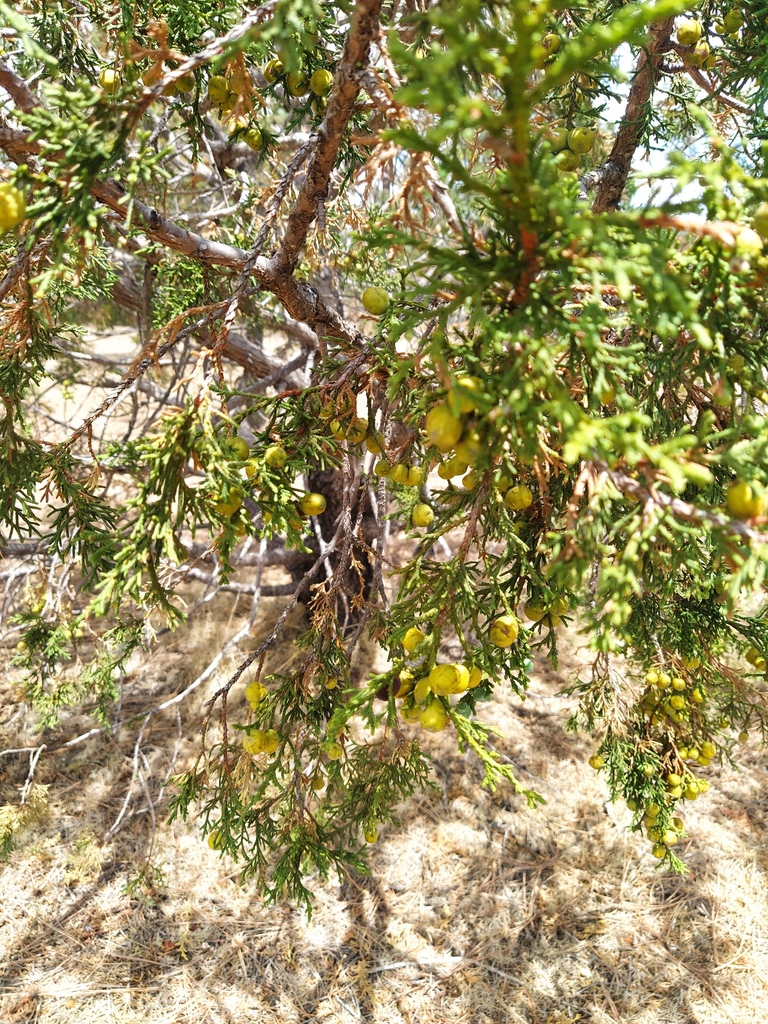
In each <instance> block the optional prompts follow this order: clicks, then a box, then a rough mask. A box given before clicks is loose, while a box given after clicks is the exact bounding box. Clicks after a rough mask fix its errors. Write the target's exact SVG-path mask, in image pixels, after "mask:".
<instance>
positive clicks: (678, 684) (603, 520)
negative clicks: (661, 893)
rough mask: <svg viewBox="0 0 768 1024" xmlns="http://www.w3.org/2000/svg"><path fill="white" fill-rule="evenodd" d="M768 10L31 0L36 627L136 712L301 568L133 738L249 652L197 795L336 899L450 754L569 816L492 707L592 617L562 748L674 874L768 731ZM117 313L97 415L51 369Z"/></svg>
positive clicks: (11, 220)
mask: <svg viewBox="0 0 768 1024" xmlns="http://www.w3.org/2000/svg"><path fill="white" fill-rule="evenodd" d="M767 13H768V9H767V8H766V7H765V6H764V5H761V4H759V3H757V2H749V3H745V4H744V6H743V7H740V8H730V7H729V6H728V5H726V6H723V5H722V4H721V3H719V2H716V0H704V2H702V3H700V4H698V5H697V7H696V8H695V10H693V9H691V10H687V9H686V4H685V2H684V0H657V2H654V3H636V2H633V3H628V4H613V3H597V2H595V3H589V4H582V5H578V6H576V5H568V4H563V5H554V4H547V3H538V4H530V3H524V2H522V0H513V2H511V3H487V2H486V3H477V2H472V0H446V2H443V3H436V4H420V5H416V4H402V3H399V2H391V3H389V2H388V3H383V2H382V0H358V2H357V3H340V4H333V5H331V4H322V3H319V2H316V0H272V2H270V3H267V4H265V5H264V6H262V7H259V8H256V9H253V8H250V7H247V6H245V5H241V4H239V3H236V2H235V0H226V2H217V3H200V2H197V3H195V4H191V3H187V2H186V0H183V2H176V0H174V2H173V3H171V2H168V0H159V2H157V0H156V2H154V3H153V4H151V5H150V4H149V3H147V2H144V0H139V2H137V3H135V4H132V5H127V4H121V5H119V6H117V7H115V6H112V5H106V4H103V3H101V2H100V0H82V2H81V3H78V4H76V5H72V4H69V3H56V2H53V3H51V2H46V3H38V2H37V0H30V3H28V4H26V5H24V7H23V9H22V10H18V9H14V8H12V7H11V6H10V5H9V4H7V3H6V2H5V0H0V21H1V23H2V25H3V36H2V38H3V43H4V47H5V54H4V60H3V63H2V66H0V86H2V89H3V90H4V92H3V94H2V95H3V107H2V118H1V119H0V151H2V154H3V168H2V174H3V183H2V185H0V225H2V227H3V228H4V235H3V237H2V240H1V241H0V250H1V252H2V274H3V277H2V281H1V282H0V298H2V302H3V327H2V361H1V362H0V390H1V391H2V398H3V419H2V421H0V422H1V425H2V459H0V504H1V505H2V523H3V525H2V546H3V547H2V550H3V554H4V555H5V556H6V558H8V559H11V560H15V561H12V562H9V563H8V564H9V565H10V566H11V568H10V569H9V570H8V572H7V573H5V578H6V580H7V581H8V586H7V587H6V594H5V599H4V601H5V603H4V611H3V613H4V617H5V629H6V634H5V635H6V638H7V639H6V645H7V650H8V651H9V657H10V659H11V661H12V665H13V670H14V671H15V672H16V673H17V676H18V679H19V681H20V682H19V686H20V693H21V695H22V698H23V699H24V700H26V701H29V702H31V703H32V704H33V705H34V707H35V708H36V709H37V712H38V714H39V718H40V723H41V727H42V728H43V729H44V730H46V729H51V728H52V727H53V726H54V725H55V723H56V721H57V716H58V714H59V712H60V710H61V709H62V708H65V707H69V706H72V705H79V704H82V703H83V702H88V703H89V704H90V705H92V706H93V708H94V709H95V711H94V714H95V715H96V717H97V719H98V727H100V728H101V729H102V730H103V731H104V732H106V731H108V730H110V729H114V728H120V729H126V728H130V722H128V721H126V720H125V719H120V720H119V721H117V720H116V718H115V699H116V696H117V693H118V689H119V687H120V685H121V683H120V681H121V678H122V675H123V673H124V671H125V666H126V665H127V663H128V662H129V659H130V658H131V656H132V655H133V654H134V652H136V651H137V650H138V649H140V648H142V647H146V648H147V649H148V652H149V654H148V656H150V657H151V653H152V650H153V643H154V637H155V636H156V634H157V632H158V631H159V630H160V629H163V628H168V627H170V628H173V627H176V626H178V625H179V624H180V623H182V622H184V621H185V619H186V618H187V616H188V614H189V615H191V616H194V614H195V612H194V609H193V610H192V611H191V612H190V613H187V611H186V610H185V607H184V605H183V602H182V601H181V599H180V588H181V587H182V585H184V584H185V583H187V582H189V581H190V580H200V579H202V580H203V581H204V582H206V583H207V584H209V585H211V584H213V585H215V586H217V587H221V588H222V589H225V590H226V589H227V588H230V589H235V590H237V589H238V588H239V590H240V592H242V593H245V594H250V595H251V598H252V601H253V607H252V616H251V619H252V621H253V619H254V617H255V616H257V615H259V614H262V613H261V612H260V611H259V598H260V595H262V594H263V593H265V592H268V591H269V588H266V587H264V586H262V583H261V575H262V569H263V567H264V566H266V565H270V564H284V565H286V566H288V567H289V568H290V569H291V570H292V572H293V575H294V582H293V583H292V584H291V585H290V587H289V588H288V593H287V594H286V602H285V607H284V611H283V612H282V614H281V615H280V617H279V618H278V619H276V620H275V621H274V622H269V623H267V624H266V625H267V628H269V633H268V636H267V639H266V640H264V641H263V642H262V643H260V644H259V645H255V644H254V643H253V641H252V640H251V639H250V636H249V633H248V627H245V628H244V629H243V630H241V631H239V632H238V633H236V634H235V635H233V636H232V637H230V638H229V639H228V641H227V644H226V646H225V648H224V649H223V650H222V651H219V652H214V653H215V657H213V658H212V661H211V664H210V665H209V667H208V668H207V669H206V670H205V671H204V672H203V673H202V675H200V676H199V677H198V678H197V679H195V680H190V681H189V685H188V686H187V687H186V688H185V689H184V690H183V691H182V692H180V693H179V694H178V695H177V696H176V697H175V698H171V699H169V700H168V701H165V702H164V703H162V704H160V705H158V706H156V707H154V708H152V709H151V710H150V711H149V712H148V713H147V714H146V716H145V717H144V719H143V723H142V724H141V726H140V728H138V729H137V728H136V727H135V726H134V728H133V732H134V734H135V735H136V739H135V743H136V748H135V749H136V750H137V751H139V750H140V748H141V742H142V736H143V733H144V730H145V728H146V726H147V724H148V722H149V721H150V720H151V718H152V717H153V716H154V715H158V714H163V713H164V712H165V711H166V710H167V708H168V707H170V706H172V705H173V704H174V703H177V702H178V701H180V700H182V699H185V698H186V697H187V696H188V695H189V693H191V692H192V691H193V690H194V689H195V688H196V687H197V686H199V685H201V684H202V683H204V682H206V681H207V680H209V679H210V678H212V677H214V676H215V675H216V672H217V671H218V669H219V666H220V665H221V663H222V659H223V656H224V654H225V653H226V654H228V655H231V654H234V655H235V657H236V661H237V668H236V670H235V671H234V672H233V673H232V674H231V675H230V676H229V677H226V678H222V679H221V680H220V685H219V686H218V688H217V689H216V691H215V693H214V694H213V696H212V697H211V698H210V700H209V701H208V703H207V704H206V710H205V717H204V720H203V722H202V723H201V725H202V730H201V741H200V751H199V756H198V758H197V760H196V762H195V763H194V765H193V766H192V767H191V768H190V769H189V770H188V771H186V772H184V773H183V774H181V775H179V776H178V777H177V778H176V779H175V780H174V785H175V790H174V795H173V796H172V798H171V814H172V815H178V814H181V815H184V814H186V813H187V812H188V810H189V808H190V806H191V805H193V804H194V806H195V807H196V808H197V810H198V811H199V813H200V815H201V821H202V830H203V834H204V835H207V836H208V840H209V843H210V844H211V845H212V846H213V847H215V848H216V849H220V850H222V851H227V853H229V854H231V855H233V856H235V857H236V858H237V859H238V861H239V863H240V864H241V865H242V866H243V869H244V874H245V875H246V876H248V875H253V876H256V877H258V879H259V881H260V883H261V885H262V887H263V891H264V893H265V894H266V895H267V896H268V897H269V898H271V899H282V898H285V897H292V898H297V899H299V900H300V901H303V902H307V901H309V899H310V893H309V891H308V889H307V887H306V877H307V874H308V873H309V872H313V871H314V872H317V871H319V872H320V874H321V875H325V874H327V873H328V871H329V870H331V869H337V870H339V871H341V870H344V869H345V868H347V867H359V866H361V865H363V864H364V854H363V853H362V851H361V848H362V847H363V846H364V844H363V842H362V840H363V839H366V840H368V841H373V840H375V838H376V835H377V829H378V826H379V824H380V823H382V822H387V821H389V820H391V819H392V818H393V815H394V814H395V813H396V811H395V809H396V806H397V804H398V803H399V802H400V801H401V800H402V799H403V798H404V797H405V796H407V795H408V794H410V793H412V792H413V791H414V789H415V788H417V787H421V786H424V785H426V784H428V779H429V774H430V771H429V762H428V760H427V758H426V757H425V754H424V752H423V751H422V749H421V747H420V744H419V735H420V733H421V731H422V730H432V731H437V730H443V729H445V730H447V731H448V732H449V733H450V734H451V735H452V736H455V740H456V743H457V745H458V747H459V748H460V749H462V750H467V749H469V750H471V751H472V752H473V753H474V755H475V756H476V757H477V758H478V759H479V762H480V764H481V765H482V767H483V770H484V781H485V784H486V785H488V786H490V787H495V786H497V785H499V784H503V785H509V786H512V787H514V789H515V790H517V792H518V793H519V794H520V795H521V796H522V797H524V798H527V800H528V801H529V803H531V804H534V803H535V802H536V801H537V800H538V799H539V798H538V797H537V795H536V794H535V793H534V792H531V791H528V790H527V789H526V788H525V787H524V786H523V785H522V784H521V783H520V782H519V781H518V780H517V779H516V777H515V775H514V773H513V771H512V770H511V768H510V765H509V764H508V763H507V762H506V761H503V760H502V759H501V758H500V757H499V755H498V753H497V752H496V750H495V749H494V747H493V745H492V744H491V743H489V737H490V736H491V734H492V731H493V730H492V728H491V727H490V726H489V725H488V724H486V719H485V718H484V717H483V715H482V706H483V703H484V702H487V701H488V700H490V698H491V697H492V695H493V693H494V691H496V690H498V689H506V690H509V689H511V691H512V692H514V693H516V694H517V695H519V696H520V697H524V696H525V692H526V688H527V686H528V681H529V674H530V671H531V667H532V661H531V659H532V657H533V655H534V654H535V653H537V652H538V653H541V654H543V655H544V656H546V657H547V658H549V659H550V660H551V662H552V663H553V664H554V665H556V664H557V652H558V636H559V634H558V627H559V626H560V624H561V623H564V624H571V625H572V626H575V627H577V628H579V629H581V630H582V631H583V632H584V634H585V635H586V637H587V638H588V643H589V645H590V647H591V650H592V652H593V660H592V667H591V671H590V672H589V673H588V674H587V675H586V677H585V678H579V679H578V680H574V681H573V682H572V685H570V687H569V692H570V693H571V694H572V695H573V696H574V697H575V698H577V703H578V711H577V713H576V714H575V715H574V717H573V719H572V720H571V721H569V722H568V723H567V725H568V726H569V727H571V728H584V729H587V730H590V731H592V732H593V733H594V734H595V736H596V750H595V753H594V754H593V756H592V758H591V760H590V763H591V765H592V767H593V768H594V769H597V770H600V771H604V772H605V773H606V775H607V779H608V782H609V785H610V789H611V792H612V794H613V796H614V797H615V798H620V797H621V798H623V799H626V801H627V803H628V804H629V806H630V808H631V809H632V810H633V811H634V812H635V817H634V822H633V825H632V828H633V829H635V830H644V831H646V832H647V835H648V837H649V839H650V840H651V844H652V852H653V855H654V856H656V857H658V858H659V859H660V860H663V861H664V863H665V864H666V865H667V866H668V867H670V868H672V869H675V870H683V869H684V865H683V864H682V863H681V862H680V860H679V859H678V858H677V857H676V855H675V852H674V849H673V847H674V844H675V843H676V842H677V840H678V838H679V837H680V836H681V835H684V834H685V833H684V823H683V819H682V818H681V817H680V816H679V810H680V807H681V806H683V805H684V802H685V801H686V800H693V799H695V798H697V797H698V796H699V795H700V793H702V792H704V791H705V790H706V789H707V787H708V781H707V775H708V774H709V772H708V768H709V770H710V771H711V767H710V766H716V765H717V764H718V763H721V762H728V761H730V760H731V759H732V756H733V751H734V745H735V744H736V743H737V742H738V741H739V740H743V739H744V738H745V734H748V733H749V731H750V730H754V731H756V732H759V733H760V734H761V735H763V736H764V734H765V726H766V704H765V680H764V673H765V669H766V657H768V627H766V622H765V618H764V610H765V603H764V600H763V596H762V595H763V592H764V579H765V571H766V559H767V557H768V547H766V534H765V523H766V517H765V512H766V503H765V497H764V493H765V491H764V489H765V486H766V484H768V466H767V465H766V455H765V453H766V445H768V426H766V422H765V418H764V414H763V411H764V403H765V401H766V379H765V378H766V372H765V367H766V357H767V355H768V348H767V347H766V346H767V343H768V339H767V338H766V323H767V321H766V307H765V299H764V289H765V283H766V275H767V273H768V256H766V255H765V254H764V251H763V248H764V247H763V238H768V205H766V203H767V201H768V177H765V176H764V175H765V174H767V173H768V172H766V167H765V162H766V157H768V150H766V148H765V144H764V143H763V141H762V140H763V139H764V138H765V134H766V125H765V119H764V113H763V110H764V105H765V100H766V95H767V94H768V93H767V90H768V77H767V76H768V72H767V71H766V64H765V46H766V38H767V36H768V28H766V14H767ZM114 303H117V304H118V305H120V304H122V306H123V307H127V308H129V309H130V310H131V311H132V313H133V314H134V315H135V318H136V323H137V325H138V329H139V333H140V337H141V343H142V346H143V347H142V351H141V354H140V356H139V358H138V359H137V360H136V361H134V362H133V364H132V365H131V366H130V367H129V368H128V369H127V370H126V368H125V367H122V368H121V370H120V374H121V376H120V377H119V379H117V380H114V379H113V380H112V383H111V387H110V390H108V392H107V395H106V398H105V399H104V400H103V401H101V402H98V401H94V403H93V406H92V408H91V409H90V410H89V411H88V414H87V415H86V416H85V417H84V419H83V422H82V423H79V424H77V425H76V426H74V427H71V426H70V427H67V429H66V430H65V431H63V432H62V431H61V429H59V428H58V427H57V424H55V423H54V422H52V421H51V419H50V418H47V419H46V416H45V414H44V410H42V406H41V403H40V397H41V388H42V386H43V385H42V382H43V379H44V378H46V379H48V378H50V377H53V378H54V379H55V380H57V381H58V382H59V383H60V384H64V385H65V384H66V383H67V382H69V381H76V380H77V379H78V375H79V374H81V373H82V368H83V360H84V358H85V356H86V352H85V347H84V345H83V343H82V335H83V326H82V322H83V316H84V315H85V312H87V311H90V312H91V313H93V311H94V310H99V309H104V308H107V307H109V308H111V307H112V305H113V304H114ZM276 331H277V332H282V333H283V335H284V336H286V337H287V338H289V339H290V342H291V345H292V348H291V349H290V355H289V357H286V359H284V360H282V361H280V359H278V358H276V357H275V356H274V355H273V354H272V355H270V354H269V353H268V352H267V351H265V349H264V347H263V346H262V344H261V342H260V339H261V338H263V336H264V335H265V334H270V333H274V332H276ZM166 357H167V358H166ZM161 362H164V363H165V364H168V363H169V362H170V364H171V365H170V369H169V368H168V366H167V365H166V366H165V367H164V366H163V365H161ZM234 366H239V367H242V368H244V371H245V372H244V374H243V375H242V376H240V377H238V375H237V374H235V373H233V372H232V368H233V367H234ZM113 378H114V374H113ZM129 396H130V397H131V401H132V402H133V412H132V414H131V416H130V417H128V423H127V426H126V427H125V431H124V436H122V437H121V436H119V434H117V432H115V433H114V434H113V436H112V439H111V440H106V439H105V433H104V424H105V423H108V422H109V421H110V417H113V416H114V414H115V411H116V410H118V409H119V408H123V405H122V404H121V403H123V402H124V400H125V399H126V398H127V397H129ZM121 422H122V421H121ZM318 481H322V482H323V483H322V484H318V483H317V482H318ZM393 539H397V545H396V551H397V552H398V553H399V554H397V555H396V553H395V551H394V550H393V544H392V541H393ZM402 552H405V555H402ZM254 553H256V554H254ZM24 559H28V560H29V562H30V564H29V567H28V570H29V571H24V572H23V573H19V571H18V566H19V560H24ZM212 563H213V571H211V565H212ZM35 566H37V567H39V572H37V574H36V573H35V571H34V570H35ZM201 566H202V567H203V568H201ZM254 573H255V576H254ZM249 574H250V575H249ZM254 580H255V582H254ZM249 581H250V582H249ZM285 589H286V588H283V587H278V588H277V590H278V591H280V592H282V591H284V590H285ZM273 592H274V588H273ZM299 600H304V601H306V602H307V603H308V611H309V619H308V622H309V625H308V628H307V630H306V632H304V633H303V634H302V635H301V636H300V637H299V638H298V640H297V641H296V644H297V648H298V650H299V654H300V657H299V659H298V660H297V661H296V662H294V663H293V664H292V667H291V668H290V670H289V671H282V672H275V673H273V674H268V673H267V672H266V671H265V668H264V666H265V658H266V657H267V656H268V654H269V651H270V649H271V647H272V646H273V645H274V644H275V642H276V641H277V640H278V638H279V637H280V635H281V630H282V629H283V626H284V624H285V622H286V618H287V616H288V614H289V612H290V610H291V609H292V608H293V607H294V606H295V604H296V603H297V601H299ZM363 637H369V638H370V639H371V640H373V641H374V642H375V643H376V644H377V645H379V647H380V648H381V649H382V651H383V653H384V654H385V655H386V665H387V666H388V667H387V668H386V670H384V671H381V672H377V673H374V674H371V675H368V676H366V677H364V678H363V679H362V680H359V679H358V678H357V677H356V676H355V675H354V674H352V673H351V671H350V666H351V661H352V657H353V654H354V652H355V649H356V647H357V645H358V644H359V643H360V641H361V638H363ZM44 735H45V733H44ZM14 820H15V819H14ZM12 831H13V830H12V829H11V828H9V829H8V830H6V834H5V842H6V845H8V844H10V842H11V839H12Z"/></svg>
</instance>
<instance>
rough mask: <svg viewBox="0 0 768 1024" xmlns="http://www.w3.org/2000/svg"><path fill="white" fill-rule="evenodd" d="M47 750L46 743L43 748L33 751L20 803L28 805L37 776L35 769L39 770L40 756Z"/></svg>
mask: <svg viewBox="0 0 768 1024" xmlns="http://www.w3.org/2000/svg"><path fill="white" fill-rule="evenodd" d="M45 749H46V746H45V743H43V744H42V746H39V747H37V748H34V747H33V749H32V751H31V753H30V755H29V773H28V774H27V778H26V780H25V782H24V788H23V789H22V791H21V799H20V801H19V803H22V804H23V803H26V800H27V793H29V787H30V786H31V785H32V777H33V775H34V774H35V768H37V762H38V761H39V760H40V755H41V754H42V752H43V751H44V750H45Z"/></svg>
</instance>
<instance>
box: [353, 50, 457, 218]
mask: <svg viewBox="0 0 768 1024" xmlns="http://www.w3.org/2000/svg"><path fill="white" fill-rule="evenodd" d="M379 46H380V47H381V49H382V56H383V58H384V62H385V67H386V68H387V73H388V75H389V78H390V81H391V83H392V87H393V88H395V89H399V88H400V85H401V82H400V78H399V76H398V74H397V71H396V70H395V67H394V65H393V64H392V62H391V60H390V59H389V54H388V53H387V51H386V48H385V45H384V41H383V39H380V40H379ZM357 80H358V82H360V84H361V85H362V86H363V88H364V89H365V91H366V92H367V93H368V95H369V96H370V98H371V99H372V100H373V102H374V103H375V104H376V106H377V107H378V108H379V109H380V110H381V111H382V113H383V114H384V116H385V117H386V119H387V120H388V121H389V122H390V124H392V125H393V126H396V125H399V124H400V123H401V122H402V121H404V120H405V119H406V117H407V114H406V111H405V109H404V108H403V107H402V106H401V105H400V104H399V103H397V101H396V100H395V99H394V98H393V97H392V95H391V94H390V92H389V90H388V89H387V87H386V86H385V84H384V82H382V81H381V79H380V78H379V77H378V75H377V74H376V73H375V72H374V71H372V70H371V69H370V68H366V69H365V70H363V71H359V72H358V74H357ZM418 157H419V158H420V159H421V164H422V169H423V173H424V178H425V180H426V183H427V186H428V188H429V191H430V192H431V194H432V198H433V199H434V200H435V202H436V203H437V205H438V206H439V207H440V209H441V210H442V211H443V215H444V216H445V219H446V221H447V222H448V225H449V227H450V228H451V230H452V231H453V232H454V233H455V234H457V235H459V236H460V237H462V238H463V237H464V231H463V230H462V227H461V221H460V220H459V214H458V211H457V210H456V207H455V205H454V203H453V200H452V199H451V194H450V192H449V190H448V187H447V185H445V184H444V183H443V182H442V181H441V180H440V178H439V176H438V173H437V170H436V169H435V165H434V163H433V161H432V158H431V157H430V155H429V154H428V153H419V154H418Z"/></svg>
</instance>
